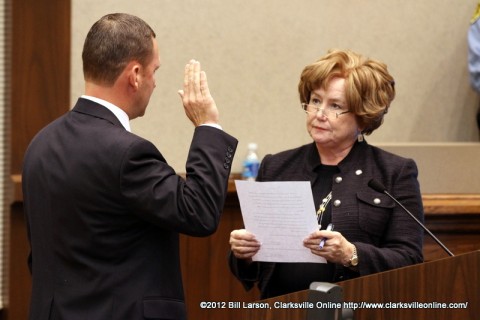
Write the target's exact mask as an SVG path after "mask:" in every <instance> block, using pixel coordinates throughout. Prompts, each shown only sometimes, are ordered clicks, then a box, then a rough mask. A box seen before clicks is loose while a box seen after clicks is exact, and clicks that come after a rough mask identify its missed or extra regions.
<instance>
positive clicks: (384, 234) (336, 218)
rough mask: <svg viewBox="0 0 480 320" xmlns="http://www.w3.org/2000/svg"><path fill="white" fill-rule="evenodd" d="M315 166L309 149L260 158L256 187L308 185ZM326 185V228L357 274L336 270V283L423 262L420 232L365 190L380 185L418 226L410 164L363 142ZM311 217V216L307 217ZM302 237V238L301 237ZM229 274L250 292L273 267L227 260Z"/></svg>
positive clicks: (313, 150)
mask: <svg viewBox="0 0 480 320" xmlns="http://www.w3.org/2000/svg"><path fill="white" fill-rule="evenodd" d="M319 163H320V158H319V156H318V151H317V148H316V146H315V144H313V143H312V144H308V145H305V146H302V147H300V148H297V149H293V150H288V151H284V152H281V153H279V154H276V155H268V156H266V157H265V158H264V159H263V161H262V164H261V166H260V172H259V175H258V179H257V180H258V181H311V182H312V183H313V181H314V180H315V176H316V173H315V172H314V168H315V166H317V165H318V164H319ZM338 168H339V171H340V172H339V173H338V174H336V175H335V176H334V177H333V182H332V194H333V198H332V200H331V202H330V203H331V205H332V223H333V224H334V225H335V230H336V231H339V232H341V233H342V234H343V236H344V237H345V238H346V239H347V240H348V241H350V242H352V243H353V244H355V246H356V247H357V253H358V257H359V265H358V273H356V272H352V271H351V270H350V269H349V268H345V267H343V266H341V265H338V266H337V268H336V281H340V280H346V279H348V278H352V277H356V276H359V275H367V274H371V273H375V272H380V271H384V270H388V269H393V268H399V267H403V266H406V265H410V264H414V263H418V262H421V261H423V253H422V247H423V230H422V228H421V227H420V226H418V225H417V224H416V223H415V222H414V220H413V219H412V218H411V217H410V216H409V215H408V214H407V213H405V212H404V211H403V210H402V209H401V208H400V207H399V206H397V205H395V203H394V202H393V200H391V199H390V198H388V197H387V196H386V195H384V194H382V193H378V192H376V191H374V190H372V189H371V188H370V187H368V182H369V181H370V179H372V178H374V179H376V180H377V181H379V182H381V183H382V184H383V185H384V186H385V187H386V189H387V191H389V193H390V194H392V195H393V196H394V197H396V198H397V199H398V200H399V201H400V202H401V203H402V204H403V205H404V206H405V207H406V208H407V209H408V210H409V211H411V212H412V213H413V214H415V215H416V217H417V218H418V219H419V220H420V221H423V205H422V198H421V193H420V188H419V184H418V180H417V174H418V171H417V167H416V164H415V162H414V161H413V160H411V159H405V158H402V157H400V156H397V155H394V154H391V153H388V152H386V151H384V150H381V149H379V148H377V147H374V146H370V145H368V144H367V142H361V143H358V142H357V143H356V144H355V145H354V147H353V148H352V150H351V151H350V153H349V154H348V155H347V157H346V158H345V159H344V160H342V161H341V162H340V163H339V165H338ZM312 214H313V213H312ZM305 236H307V235H305ZM230 267H231V269H232V272H233V273H234V274H235V275H236V276H237V277H238V278H239V279H240V280H241V281H242V283H243V284H244V286H245V288H246V289H250V288H251V287H252V286H253V285H254V283H255V282H256V281H259V288H260V291H261V292H263V289H264V288H265V286H266V285H267V284H268V281H269V279H270V277H271V275H272V273H273V270H274V268H275V264H274V263H253V264H252V265H250V266H249V267H247V266H246V265H245V264H243V263H242V261H238V260H237V259H235V257H234V256H233V254H232V255H230Z"/></svg>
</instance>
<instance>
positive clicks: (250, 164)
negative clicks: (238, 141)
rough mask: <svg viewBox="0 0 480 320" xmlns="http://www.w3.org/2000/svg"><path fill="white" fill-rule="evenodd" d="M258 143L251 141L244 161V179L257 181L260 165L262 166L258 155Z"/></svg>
mask: <svg viewBox="0 0 480 320" xmlns="http://www.w3.org/2000/svg"><path fill="white" fill-rule="evenodd" d="M257 147H258V146H257V144H256V143H249V144H248V151H247V156H246V157H245V160H244V161H243V172H242V179H243V180H250V181H255V178H257V174H258V167H259V166H260V160H259V159H258V155H257Z"/></svg>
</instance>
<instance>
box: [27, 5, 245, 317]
mask: <svg viewBox="0 0 480 320" xmlns="http://www.w3.org/2000/svg"><path fill="white" fill-rule="evenodd" d="M82 57H83V69H84V76H85V82H86V85H85V95H84V96H82V97H81V98H80V99H79V100H78V102H77V103H76V105H75V107H74V108H73V109H72V110H71V111H70V112H68V113H67V114H65V115H64V116H62V117H60V118H59V119H57V120H56V121H54V122H53V123H51V124H50V125H48V126H47V127H46V128H44V129H43V130H41V132H39V133H38V134H37V136H36V137H35V138H34V139H33V140H32V142H31V144H30V146H29V147H28V150H27V152H26V155H25V162H24V170H23V192H24V200H25V212H26V218H27V228H28V236H29V240H30V245H31V254H30V256H29V267H30V270H31V272H32V282H33V287H32V297H31V304H30V319H39V320H40V319H42V320H43V319H68V320H76V319H78V320H85V319H88V320H95V319H99V320H100V319H101V320H104V319H111V320H113V319H122V320H134V319H184V318H186V310H185V305H184V294H183V287H182V279H181V272H180V261H179V243H178V236H179V235H178V234H179V233H184V234H188V235H193V236H207V235H209V234H211V233H213V232H214V231H215V230H216V228H217V226H218V223H219V219H220V213H221V211H222V208H223V205H224V201H225V196H226V190H227V183H228V177H229V174H230V164H231V161H232V159H233V155H234V152H235V149H236V145H237V140H236V139H235V138H233V137H231V136H230V135H228V134H226V133H225V132H223V131H222V130H221V128H220V127H219V125H218V119H219V113H218V110H217V107H216V105H215V102H214V100H213V98H212V97H211V95H210V92H209V89H208V84H207V80H206V75H205V73H204V72H203V71H201V70H200V64H199V63H198V62H197V61H194V60H192V61H190V62H189V63H188V64H187V65H186V67H185V75H184V77H185V79H184V88H183V90H180V91H179V94H180V97H181V99H182V102H183V105H184V108H185V112H186V115H187V116H188V118H189V119H190V120H191V121H192V123H193V124H194V125H195V127H196V128H195V132H194V135H193V139H192V143H191V146H190V151H189V154H188V159H187V163H186V179H183V178H181V177H180V176H178V175H176V173H175V172H174V170H173V169H172V168H171V167H170V166H169V165H168V164H167V162H166V160H165V159H164V157H163V156H162V154H161V153H160V152H159V151H158V150H157V148H156V147H155V146H154V145H153V144H152V143H151V142H149V141H147V140H145V139H143V138H141V137H138V136H136V135H134V134H132V133H131V132H129V129H130V128H129V120H131V119H134V118H136V117H139V116H142V115H143V114H144V112H145V109H146V107H147V104H148V101H149V99H150V96H151V94H152V92H153V89H154V88H155V79H154V74H155V71H156V70H157V69H158V68H159V66H160V59H159V53H158V45H157V42H156V40H155V33H154V31H153V30H152V29H151V28H150V27H149V26H148V25H147V24H146V23H145V22H144V21H143V20H141V19H139V18H137V17H135V16H131V15H127V14H111V15H107V16H105V17H103V18H101V19H100V20H99V21H97V22H96V23H95V24H94V25H93V26H92V28H91V29H90V31H89V33H88V35H87V38H86V41H85V44H84V48H83V54H82Z"/></svg>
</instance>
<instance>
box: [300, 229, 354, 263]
mask: <svg viewBox="0 0 480 320" xmlns="http://www.w3.org/2000/svg"><path fill="white" fill-rule="evenodd" d="M324 238H325V243H324V246H323V248H320V247H319V244H320V242H321V241H322V239H324ZM303 245H304V246H305V247H306V248H308V249H310V251H311V252H312V253H313V254H316V255H317V256H321V257H324V258H325V259H327V261H329V262H333V263H338V264H341V265H347V264H348V263H349V261H350V259H351V257H352V255H353V250H354V245H353V244H352V243H351V242H349V241H348V240H347V239H345V237H344V236H342V234H341V233H340V232H337V231H326V230H318V231H315V232H313V233H311V234H310V235H309V236H308V237H307V238H306V239H305V240H303Z"/></svg>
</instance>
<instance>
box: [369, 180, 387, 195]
mask: <svg viewBox="0 0 480 320" xmlns="http://www.w3.org/2000/svg"><path fill="white" fill-rule="evenodd" d="M368 186H369V187H370V188H372V189H373V190H375V191H378V192H381V193H385V190H386V188H385V186H384V185H383V184H381V183H380V182H378V181H377V180H375V179H371V180H370V181H368Z"/></svg>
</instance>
